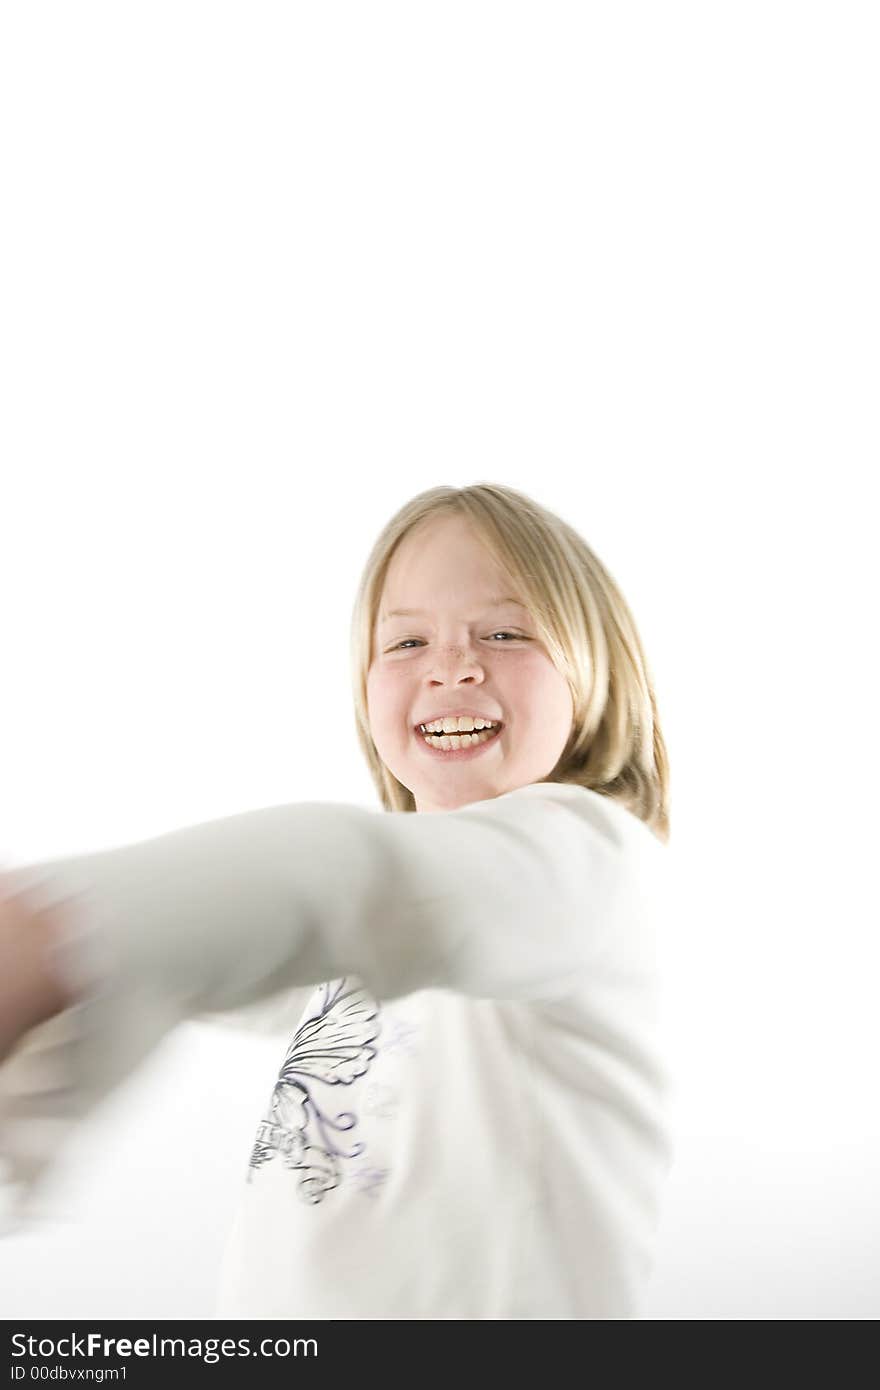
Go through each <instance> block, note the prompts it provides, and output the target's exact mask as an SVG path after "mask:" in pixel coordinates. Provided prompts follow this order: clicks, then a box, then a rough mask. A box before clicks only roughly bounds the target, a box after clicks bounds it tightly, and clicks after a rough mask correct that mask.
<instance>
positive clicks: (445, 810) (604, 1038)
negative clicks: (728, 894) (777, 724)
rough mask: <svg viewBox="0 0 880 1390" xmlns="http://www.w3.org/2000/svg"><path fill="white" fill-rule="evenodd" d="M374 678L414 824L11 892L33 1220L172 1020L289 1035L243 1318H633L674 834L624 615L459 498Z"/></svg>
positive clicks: (364, 662) (372, 614) (383, 550)
mask: <svg viewBox="0 0 880 1390" xmlns="http://www.w3.org/2000/svg"><path fill="white" fill-rule="evenodd" d="M352 669H353V676H354V701H355V714H356V720H357V730H358V736H359V739H360V743H361V747H362V748H363V751H364V754H365V756H366V758H367V761H368V763H369V766H370V770H371V772H372V775H373V778H374V781H375V783H376V787H377V791H378V793H379V797H380V799H381V802H382V806H383V808H384V811H385V812H388V813H390V814H384V815H383V814H380V813H376V812H373V811H368V810H366V809H362V808H359V807H356V806H351V805H344V804H338V803H325V802H311V803H299V804H293V805H286V806H274V807H268V808H264V809H261V810H257V811H252V812H249V813H246V814H243V815H237V816H232V817H227V818H226V819H223V820H218V821H212V822H209V823H207V824H203V825H197V826H192V827H188V828H185V829H182V830H178V831H175V832H173V833H171V834H167V835H163V836H160V837H159V838H157V839H153V840H149V841H145V842H141V843H138V844H134V845H129V846H125V847H122V848H118V849H113V850H108V851H103V852H99V853H93V854H86V855H79V856H76V857H74V858H69V859H65V860H58V861H54V862H52V863H45V864H40V865H35V866H30V867H29V869H27V870H17V871H15V872H13V873H8V874H6V876H5V886H4V894H5V896H6V920H5V927H4V930H5V931H6V932H7V935H8V936H10V934H14V933H15V932H16V931H17V932H18V938H19V940H21V939H22V934H29V935H28V937H27V939H28V940H29V942H30V943H31V947H32V949H31V952H30V957H31V959H34V958H35V957H36V956H39V958H40V959H41V960H42V968H41V969H40V967H37V968H36V970H35V975H34V977H33V978H31V980H30V984H29V985H28V984H26V983H22V985H21V988H20V990H18V991H17V993H16V996H15V999H14V1000H13V1001H11V1005H10V1006H11V1009H12V1012H11V1013H10V1014H9V1016H8V1017H10V1018H12V1017H13V1014H14V1019H15V1021H13V1022H12V1024H8V1028H9V1033H10V1037H11V1038H12V1039H13V1043H12V1050H11V1052H9V1054H8V1056H7V1058H6V1061H5V1063H4V1064H0V1154H2V1156H3V1157H4V1158H5V1159H6V1163H7V1167H8V1180H9V1182H10V1183H11V1182H13V1181H17V1182H18V1183H19V1185H20V1188H21V1189H22V1190H23V1193H24V1196H25V1197H26V1198H27V1197H29V1198H30V1199H31V1201H33V1199H34V1193H35V1191H36V1187H37V1184H38V1181H39V1179H40V1177H41V1175H42V1174H43V1173H44V1172H45V1170H46V1169H47V1168H49V1167H50V1166H51V1163H52V1159H53V1155H54V1152H55V1151H56V1149H57V1147H58V1145H59V1144H60V1143H61V1142H63V1135H64V1131H65V1127H66V1126H67V1125H70V1124H73V1123H75V1122H76V1120H77V1118H78V1117H80V1116H82V1115H83V1114H85V1113H86V1112H87V1111H88V1110H89V1109H91V1108H92V1107H93V1106H94V1105H95V1103H96V1102H97V1101H98V1100H99V1099H100V1098H101V1097H102V1096H103V1095H105V1094H106V1093H107V1092H108V1091H109V1090H110V1088H111V1087H113V1086H114V1085H115V1084H117V1083H118V1082H120V1081H121V1080H122V1079H123V1078H124V1077H125V1076H127V1075H128V1074H129V1073H130V1071H131V1070H132V1068H133V1067H134V1066H135V1065H136V1064H137V1063H138V1062H139V1061H140V1060H141V1059H142V1058H143V1057H144V1056H146V1055H147V1053H148V1052H149V1051H150V1050H151V1049H152V1048H153V1047H154V1046H155V1044H156V1043H157V1042H158V1041H159V1040H160V1039H161V1038H162V1037H163V1036H164V1035H166V1034H167V1033H168V1031H169V1030H170V1029H171V1028H172V1027H174V1025H175V1024H176V1023H177V1022H179V1021H180V1020H182V1019H185V1018H187V1017H197V1016H205V1015H214V1016H216V1015H222V1014H224V1013H225V1014H226V1016H227V1017H229V1016H230V1011H232V1017H233V1019H234V1021H237V1022H239V1023H242V1024H245V1025H248V1026H251V1027H255V1028H260V1029H268V1030H274V1029H277V1028H278V1026H279V1023H280V1021H281V1020H283V1021H284V1026H285V1027H286V1031H287V1043H288V1045H287V1047H286V1051H285V1053H284V1055H283V1057H281V1059H280V1066H279V1070H278V1075H277V1079H276V1080H275V1083H274V1086H273V1087H272V1088H271V1092H270V1093H269V1094H267V1097H266V1104H265V1109H264V1112H263V1114H262V1117H261V1119H260V1121H259V1123H258V1125H257V1128H256V1133H255V1136H254V1145H253V1149H252V1152H251V1154H250V1157H249V1159H248V1162H247V1165H246V1172H245V1174H244V1177H245V1182H244V1183H243V1191H242V1195H241V1201H240V1205H239V1208H238V1211H237V1213H236V1216H235V1221H234V1224H233V1228H232V1232H231V1237H230V1240H229V1243H228V1247H227V1250H226V1255H225V1258H224V1262H223V1269H222V1275H221V1280H220V1295H219V1300H218V1306H217V1315H218V1316H219V1317H224V1318H312V1317H314V1318H328V1319H346V1318H348V1319H351V1318H388V1319H391V1318H408V1319H409V1318H413V1319H416V1318H421V1319H426V1318H427V1319H452V1318H456V1319H514V1318H516V1319H521V1318H553V1319H555V1318H578V1319H584V1318H630V1317H634V1316H637V1314H638V1309H639V1300H640V1297H641V1294H642V1291H643V1288H644V1285H645V1281H646V1278H647V1276H648V1274H649V1272H650V1270H651V1267H652V1263H653V1246H654V1240H655V1233H656V1227H657V1223H658V1216H659V1208H660V1199H661V1193H662V1187H663V1183H664V1180H665V1178H666V1175H667V1172H668V1169H669V1165H670V1160H671V1149H670V1144H669V1137H668V1126H667V1119H666V1100H667V1096H668V1089H669V1088H668V1083H667V1073H666V1069H665V1064H664V1061H663V1059H662V1058H661V1057H660V1056H659V1055H658V1044H659V1038H660V1033H659V1032H658V1024H659V1018H658V1008H657V1004H658V972H657V966H656V951H655V944H656V936H657V931H656V916H655V914H656V911H657V904H658V893H659V891H660V887H661V881H662V873H661V858H665V855H664V854H663V847H664V846H665V844H666V842H667V840H668V834H669V830H668V768H667V760H666V750H665V745H664V742H663V738H662V735H661V732H660V726H659V722H658V719H657V710H656V704H655V699H654V693H653V689H652V682H651V677H650V673H649V670H648V666H647V662H646V660H645V656H644V653H643V651H642V647H641V643H640V640H639V637H638V634H637V631H636V627H635V624H634V622H633V619H632V616H631V614H630V612H629V610H628V607H627V605H626V603H625V601H624V599H623V597H622V595H621V593H620V591H619V590H618V588H617V586H616V585H615V583H614V581H613V580H612V579H611V577H610V575H609V574H608V573H607V571H606V570H605V569H604V567H603V566H602V565H601V563H600V562H599V560H598V559H597V558H596V556H595V555H594V554H593V553H592V551H591V550H590V549H589V547H588V546H587V545H586V544H585V543H584V541H583V540H582V539H581V537H580V536H579V535H578V534H577V533H576V532H575V531H574V530H573V529H572V528H571V527H570V526H568V525H567V524H566V523H565V522H563V521H562V520H560V519H559V518H558V517H557V516H555V515H553V514H552V513H551V512H549V511H547V510H546V509H544V508H543V507H541V506H539V505H538V504H537V503H536V502H534V501H532V500H531V499H530V498H528V497H526V496H524V495H523V494H521V493H519V492H516V491H514V490H513V489H511V488H507V487H502V486H497V485H491V484H477V485H475V486H472V487H466V488H462V489H455V488H449V487H437V488H432V489H430V490H428V491H427V492H424V493H422V494H420V495H419V496H417V497H415V498H414V499H413V500H412V501H411V502H409V503H408V504H407V505H405V506H404V507H403V508H402V509H401V510H400V511H399V512H398V513H397V515H396V516H394V517H393V518H392V520H391V521H390V522H389V523H388V525H387V526H386V527H385V529H384V530H383V532H382V533H381V535H380V536H379V538H378V540H377V542H376V544H375V545H374V547H373V550H372V552H371V554H370V556H369V559H368V562H367V565H366V569H365V572H364V575H363V578H362V581H361V584H360V588H359V592H358V594H357V598H356V602H355V606H354V613H353V624H352ZM298 736H303V735H301V734H300V735H298ZM304 736H308V734H307V733H306V734H305V735H304ZM412 812H416V813H418V814H409V813H412ZM0 882H3V880H0ZM16 923H17V925H16ZM10 939H11V936H10ZM38 942H39V945H37V944H36V943H38ZM21 958H22V959H23V958H24V957H23V956H22V957H21ZM6 968H7V970H9V969H10V963H9V961H8V950H7V966H6ZM22 973H23V974H26V970H25V967H24V966H22ZM0 974H2V971H0ZM35 980H36V983H35ZM307 986H317V988H314V989H313V990H304V987H307ZM294 1003H295V1004H296V1005H297V1008H296V1011H295V1012H294V1007H293V1006H294ZM303 1004H304V1006H305V1007H304V1009H303V1008H302V1006H303ZM301 1009H302V1013H301V1017H300V1010H301ZM298 1017H300V1022H299V1025H298V1026H297V1024H296V1019H297V1018H298ZM0 1043H2V1039H0ZM9 1045H10V1044H9V1042H8V1041H7V1047H8V1046H9ZM267 1089H268V1088H267ZM26 1209H27V1208H26V1207H22V1208H21V1210H22V1211H26Z"/></svg>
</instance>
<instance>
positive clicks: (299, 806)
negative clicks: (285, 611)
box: [0, 783, 660, 1182]
mask: <svg viewBox="0 0 880 1390" xmlns="http://www.w3.org/2000/svg"><path fill="white" fill-rule="evenodd" d="M659 851H660V846H659V844H658V842H657V841H656V840H655V839H654V837H653V836H652V835H651V833H650V831H648V830H647V828H646V827H645V826H644V825H642V824H641V822H639V821H637V820H636V818H635V817H633V816H632V815H630V813H629V812H628V811H626V810H624V809H623V808H622V807H620V806H619V805H617V804H616V803H614V802H611V801H610V800H608V799H607V798H604V797H601V796H599V795H597V794H596V793H593V792H590V791H586V790H585V789H584V788H582V787H574V786H569V785H562V784H556V783H536V784H532V785H530V786H527V787H522V788H519V789H518V790H516V791H514V792H509V793H506V794H504V795H502V796H499V797H495V798H491V799H489V800H486V801H481V802H474V803H471V804H470V805H469V806H466V807H462V808H460V809H458V810H456V811H451V812H446V813H443V814H437V815H405V814H397V815H395V814H385V813H382V812H377V811H371V810H366V809H362V808H360V807H357V806H352V805H347V804H341V803H326V802H302V803H294V804H292V805H284V806H274V807H268V808H264V809H261V810H257V811H251V812H248V813H245V814H243V815H237V816H231V817H227V818H225V819H223V820H216V821H211V822H207V823H205V824H201V825H196V826H191V827H187V828H185V829H182V830H177V831H174V832H172V833H170V834H167V835H162V836H159V837H157V838H155V839H151V840H147V841H143V842H140V843H138V844H133V845H127V846H123V847H121V848H119V849H112V850H107V851H102V852H99V853H95V854H86V855H80V856H75V857H71V858H68V859H62V860H56V861H53V862H51V863H44V864H40V865H32V866H29V867H28V869H27V870H24V871H14V872H13V874H11V875H6V878H7V880H10V879H11V880H16V879H21V878H22V876H23V878H24V880H25V883H26V885H28V884H29V885H30V888H31V889H32V890H33V891H36V892H39V893H42V894H43V895H44V898H45V896H46V895H48V896H49V897H50V898H52V897H54V902H55V903H56V904H58V906H59V907H61V908H62V909H63V910H64V911H65V912H66V913H67V914H68V916H67V919H66V920H67V922H68V924H69V925H70V926H72V927H73V926H75V928H76V930H75V931H71V933H70V936H69V938H67V939H66V949H67V952H68V965H70V964H72V965H74V966H85V967H87V968H86V969H84V971H83V978H85V979H88V978H89V970H90V969H91V970H92V972H93V978H94V984H92V985H90V986H89V987H88V988H87V989H85V990H84V992H83V994H82V997H81V998H80V999H79V1000H78V1001H77V1002H75V1003H74V1004H72V1005H69V1006H68V1007H65V1008H63V1009H62V1010H61V1011H60V1012H58V1013H55V1014H54V1015H53V1016H52V1017H49V1018H47V1019H46V1020H45V1021H43V1022H40V1023H39V1024H38V1025H37V1026H36V1027H32V1028H31V1030H30V1031H29V1032H28V1033H27V1034H25V1036H24V1039H23V1040H22V1041H21V1042H20V1044H19V1045H18V1046H16V1047H15V1048H14V1049H13V1051H12V1053H11V1054H10V1055H9V1056H8V1058H7V1060H6V1062H5V1063H0V1156H2V1157H6V1158H7V1159H9V1160H10V1161H11V1163H12V1167H13V1169H14V1170H15V1169H17V1170H18V1173H19V1175H20V1176H22V1177H23V1179H24V1180H25V1181H26V1182H29V1181H31V1180H32V1178H33V1177H34V1176H35V1175H36V1173H37V1172H38V1170H39V1169H40V1167H41V1166H44V1164H45V1161H46V1158H47V1156H46V1154H45V1145H44V1146H43V1149H42V1150H41V1149H40V1143H39V1142H37V1141H36V1140H34V1136H36V1135H38V1133H39V1129H40V1126H39V1124H37V1125H36V1126H34V1125H30V1126H28V1125H27V1124H23V1123H20V1121H21V1120H22V1117H23V1116H26V1117H32V1118H35V1119H38V1118H39V1116H41V1115H46V1114H48V1113H49V1112H50V1111H52V1108H53V1106H55V1107H58V1110H59V1113H62V1114H63V1115H64V1117H65V1118H67V1117H69V1118H70V1120H71V1122H73V1121H75V1119H76V1118H77V1117H78V1116H79V1115H81V1114H83V1113H85V1112H86V1111H87V1110H89V1109H91V1108H92V1106H93V1105H94V1104H95V1102H96V1101H97V1100H99V1099H100V1098H101V1097H102V1096H103V1095H104V1094H106V1093H107V1091H109V1090H110V1089H111V1088H112V1087H113V1086H114V1085H115V1084H117V1083H118V1082H119V1081H121V1080H122V1079H124V1077H126V1076H127V1075H128V1074H129V1073H130V1072H131V1071H133V1070H134V1068H135V1067H136V1066H137V1065H138V1063H139V1062H140V1061H141V1060H142V1059H143V1058H145V1057H146V1056H147V1055H148V1053H149V1052H151V1051H152V1049H153V1048H154V1047H155V1046H156V1044H157V1043H158V1042H159V1041H160V1040H161V1039H162V1038H163V1037H164V1036H165V1034H167V1033H168V1032H169V1031H170V1030H171V1029H172V1028H173V1027H174V1026H175V1024H176V1023H178V1022H180V1021H181V1020H182V1019H185V1018H188V1017H190V1018H192V1017H198V1016H201V1015H209V1014H212V1013H218V1012H223V1011H227V1012H228V1011H230V1010H234V1009H241V1008H245V1007H247V1006H251V1005H253V1004H254V1003H255V1001H257V1000H260V999H267V998H271V997H273V996H278V995H279V994H280V993H281V992H282V991H289V990H291V989H293V988H295V987H296V986H298V985H309V984H315V983H319V982H321V981H323V980H327V979H333V978H336V977H338V976H341V975H345V974H352V975H356V976H358V977H359V978H360V979H361V980H362V981H363V983H364V984H365V985H366V986H367V988H368V989H369V990H370V991H371V992H372V993H373V994H374V995H375V996H376V997H377V998H384V999H390V998H394V997H396V996H399V995H402V994H407V993H410V992H412V991H415V990H418V989H423V988H430V987H435V988H446V989H452V990H457V991H460V992H463V993H466V994H470V995H473V996H475V997H483V998H497V999H505V998H506V999H520V1000H542V999H553V998H558V997H560V996H562V995H564V994H566V993H567V992H568V991H570V990H571V989H572V988H574V987H576V985H577V984H578V982H580V981H582V980H583V979H584V978H585V977H587V976H589V974H590V972H596V971H601V969H602V963H603V961H604V960H605V959H607V958H608V957H609V953H610V956H611V957H612V958H616V959H618V960H620V959H622V957H623V956H627V955H629V956H630V957H631V958H632V962H633V963H635V964H636V967H637V968H640V966H639V961H640V954H641V952H642V941H643V938H642V935H641V933H640V929H639V925H640V920H641V913H640V903H641V896H640V895H641V894H642V893H643V891H644V884H645V883H646V882H650V881H651V880H650V879H646V878H645V875H644V872H643V871H644V869H645V867H646V866H649V865H650V866H653V864H654V863H655V862H656V859H657V855H658V854H659ZM68 978H72V972H69V974H68ZM40 1074H41V1075H42V1080H41V1076H40ZM41 1087H42V1092H41ZM17 1121H18V1122H19V1123H17ZM50 1127H51V1126H50ZM44 1128H45V1127H44ZM16 1140H17V1141H19V1142H20V1143H21V1142H23V1147H24V1150H26V1151H25V1152H23V1151H22V1149H21V1148H20V1149H19V1151H18V1153H16V1152H14V1149H15V1142H16ZM28 1140H31V1141H33V1142H31V1145H30V1148H28V1142H27V1141H28ZM37 1150H39V1152H36V1151H37ZM35 1152H36V1157H35Z"/></svg>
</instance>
